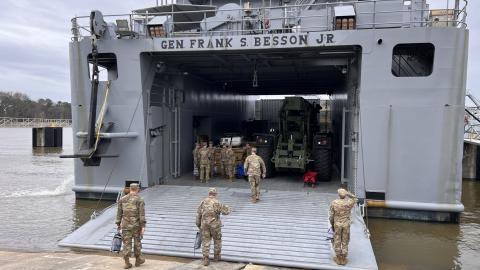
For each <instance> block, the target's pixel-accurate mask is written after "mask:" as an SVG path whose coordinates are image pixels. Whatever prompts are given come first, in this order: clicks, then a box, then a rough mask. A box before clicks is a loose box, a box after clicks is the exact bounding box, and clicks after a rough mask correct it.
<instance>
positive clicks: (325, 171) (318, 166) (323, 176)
mask: <svg viewBox="0 0 480 270" xmlns="http://www.w3.org/2000/svg"><path fill="white" fill-rule="evenodd" d="M312 159H313V160H314V161H313V170H314V171H315V172H317V179H318V181H322V182H326V181H330V180H331V178H332V153H331V151H330V149H315V151H314V152H313V153H312Z"/></svg>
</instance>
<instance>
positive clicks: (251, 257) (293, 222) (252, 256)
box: [59, 185, 377, 269]
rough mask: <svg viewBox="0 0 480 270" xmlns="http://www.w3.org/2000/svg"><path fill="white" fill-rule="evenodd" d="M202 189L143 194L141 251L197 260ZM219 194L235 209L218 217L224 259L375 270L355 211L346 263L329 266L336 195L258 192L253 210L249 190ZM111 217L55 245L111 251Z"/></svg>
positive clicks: (155, 189) (221, 190) (103, 217)
mask: <svg viewBox="0 0 480 270" xmlns="http://www.w3.org/2000/svg"><path fill="white" fill-rule="evenodd" d="M207 190H208V188H206V187H190V186H166V185H164V186H156V187H153V188H149V189H147V190H144V191H143V192H141V196H142V197H143V198H144V199H145V205H146V218H147V227H146V231H145V235H144V238H143V241H142V245H143V249H142V250H143V252H144V253H146V254H156V255H165V256H179V257H188V258H201V256H202V254H201V249H198V250H196V251H195V252H194V250H193V242H194V239H195V234H196V231H197V227H196V226H195V215H196V210H197V207H198V204H199V203H200V201H201V199H203V198H205V197H206V195H207ZM218 191H219V198H220V200H222V201H223V202H224V203H226V204H228V205H229V206H230V207H232V209H233V212H232V213H231V214H230V215H228V216H224V217H223V218H222V220H223V225H224V226H223V228H222V235H223V237H222V239H223V248H222V260H226V261H236V262H245V263H248V262H251V263H256V264H266V265H274V266H283V267H297V268H307V269H377V264H376V261H375V256H374V254H373V250H372V246H371V244H370V241H369V239H368V238H367V236H366V234H365V232H364V228H365V227H364V223H363V220H362V218H361V216H360V215H359V214H358V211H354V214H353V215H354V217H352V219H353V224H352V227H351V236H350V246H349V257H348V259H349V263H348V264H347V265H346V266H338V265H336V264H335V262H333V259H332V256H333V254H334V253H333V250H332V248H331V244H330V241H327V240H326V234H327V230H328V207H329V204H330V202H331V201H332V200H333V199H335V198H336V195H335V194H327V193H319V192H306V191H304V192H302V191H299V192H293V191H272V190H270V191H265V190H262V196H261V198H260V199H261V201H259V202H258V203H256V204H253V203H251V202H250V197H249V196H250V191H249V190H247V189H234V188H219V189H218ZM115 215H116V207H111V208H109V209H107V210H106V211H105V212H104V213H103V214H102V215H100V216H99V217H97V218H96V219H94V220H91V221H89V222H87V223H86V224H85V225H83V226H82V227H80V228H79V229H78V230H76V231H74V232H73V233H72V234H70V235H69V236H67V237H66V238H65V239H63V240H62V241H61V242H60V243H59V245H60V246H63V247H74V248H87V249H96V250H109V249H110V243H111V239H112V237H113V234H114V232H115V230H116V226H115V224H114V219H115ZM211 253H213V243H212V245H211Z"/></svg>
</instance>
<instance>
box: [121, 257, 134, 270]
mask: <svg viewBox="0 0 480 270" xmlns="http://www.w3.org/2000/svg"><path fill="white" fill-rule="evenodd" d="M123 260H124V261H125V265H124V266H123V269H130V268H132V264H131V263H130V259H129V258H128V256H124V257H123Z"/></svg>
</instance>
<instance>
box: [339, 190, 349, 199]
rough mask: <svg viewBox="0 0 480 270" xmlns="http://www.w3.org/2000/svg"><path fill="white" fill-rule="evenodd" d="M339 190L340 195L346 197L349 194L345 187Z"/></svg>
mask: <svg viewBox="0 0 480 270" xmlns="http://www.w3.org/2000/svg"><path fill="white" fill-rule="evenodd" d="M337 192H338V195H339V196H340V197H345V196H347V193H348V192H347V190H346V189H344V188H339V189H338V190H337Z"/></svg>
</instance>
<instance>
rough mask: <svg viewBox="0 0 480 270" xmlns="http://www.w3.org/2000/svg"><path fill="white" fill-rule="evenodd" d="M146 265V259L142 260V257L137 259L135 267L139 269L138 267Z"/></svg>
mask: <svg viewBox="0 0 480 270" xmlns="http://www.w3.org/2000/svg"><path fill="white" fill-rule="evenodd" d="M144 263H145V259H144V258H142V257H140V256H137V257H135V266H137V267H138V266H140V265H142V264H144Z"/></svg>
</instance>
